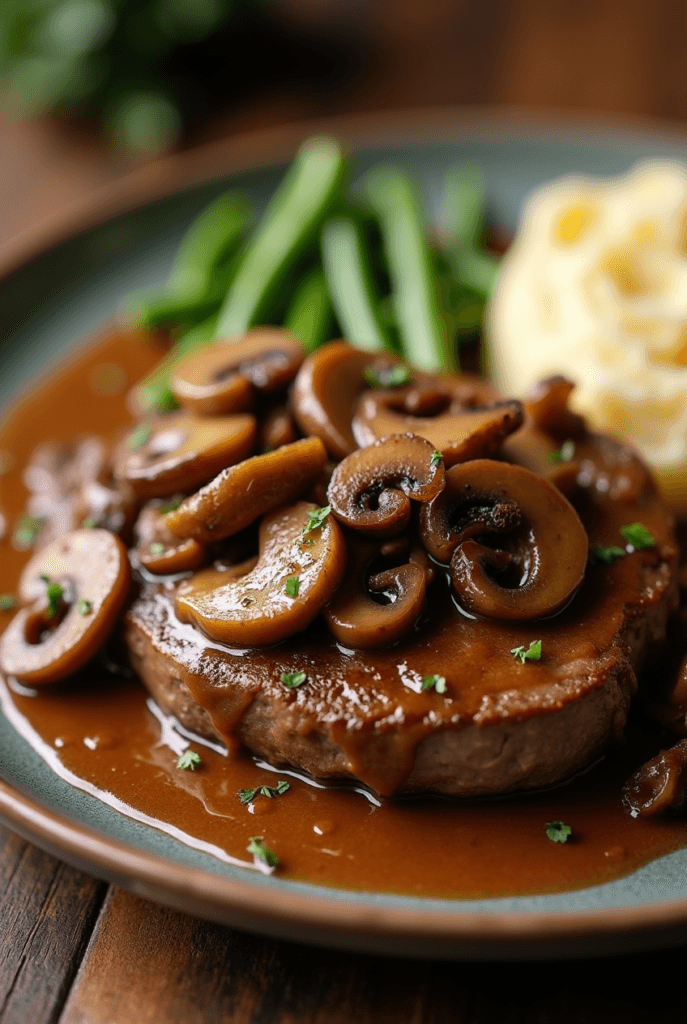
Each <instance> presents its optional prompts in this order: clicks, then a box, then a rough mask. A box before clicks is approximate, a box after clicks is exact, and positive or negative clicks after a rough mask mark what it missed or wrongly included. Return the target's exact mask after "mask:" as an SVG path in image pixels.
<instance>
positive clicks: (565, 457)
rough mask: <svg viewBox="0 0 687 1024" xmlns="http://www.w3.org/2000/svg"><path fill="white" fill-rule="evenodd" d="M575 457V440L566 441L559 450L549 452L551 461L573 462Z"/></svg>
mask: <svg viewBox="0 0 687 1024" xmlns="http://www.w3.org/2000/svg"><path fill="white" fill-rule="evenodd" d="M574 457H575V442H574V441H564V442H563V444H562V445H561V446H560V448H559V449H558V451H557V452H549V455H548V459H549V462H572V460H573V459H574Z"/></svg>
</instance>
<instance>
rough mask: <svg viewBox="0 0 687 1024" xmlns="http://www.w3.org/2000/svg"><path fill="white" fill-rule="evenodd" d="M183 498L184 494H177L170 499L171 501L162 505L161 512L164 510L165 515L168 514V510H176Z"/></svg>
mask: <svg viewBox="0 0 687 1024" xmlns="http://www.w3.org/2000/svg"><path fill="white" fill-rule="evenodd" d="M183 500H184V496H183V494H175V495H174V496H173V497H171V498H170V499H169V501H166V502H165V503H164V505H160V512H162V514H163V515H166V514H167V513H168V512H176V510H177V509H178V508H179V505H181V503H182V501H183Z"/></svg>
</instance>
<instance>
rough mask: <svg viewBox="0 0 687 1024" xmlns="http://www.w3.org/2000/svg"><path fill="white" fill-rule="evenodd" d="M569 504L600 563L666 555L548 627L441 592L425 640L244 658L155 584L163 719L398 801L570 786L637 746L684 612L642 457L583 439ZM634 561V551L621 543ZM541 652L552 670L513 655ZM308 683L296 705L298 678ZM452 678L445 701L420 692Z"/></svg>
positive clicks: (147, 663)
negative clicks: (633, 720)
mask: <svg viewBox="0 0 687 1024" xmlns="http://www.w3.org/2000/svg"><path fill="white" fill-rule="evenodd" d="M576 461H577V469H576V473H577V489H576V491H575V492H574V494H572V496H571V501H572V502H573V504H574V505H575V507H576V508H577V510H578V512H579V514H580V517H581V519H582V521H583V523H584V525H585V527H586V530H587V533H588V535H589V541H590V550H591V552H594V550H595V549H596V548H597V547H598V546H599V545H617V544H618V542H619V540H620V533H619V529H620V527H621V526H623V525H627V524H628V523H634V522H641V523H643V524H644V525H645V526H646V527H647V528H648V529H649V530H650V531H651V533H652V534H653V536H654V538H655V540H656V544H655V545H654V546H651V547H649V548H646V549H644V550H638V551H632V550H631V549H630V550H629V551H628V552H627V554H626V555H625V556H624V557H618V558H617V559H616V560H614V561H613V562H612V563H611V564H604V562H603V561H601V560H600V559H598V558H597V559H595V558H594V557H593V556H592V557H591V559H590V563H589V566H588V568H587V572H586V575H585V579H584V582H583V584H582V586H581V588H580V590H579V591H578V592H577V594H576V595H575V597H574V599H573V600H572V601H571V602H570V604H569V605H568V606H567V607H566V608H565V609H564V610H563V611H562V612H560V613H559V614H558V615H556V616H554V617H552V618H550V619H540V620H537V621H527V622H503V621H496V620H493V619H476V618H471V617H468V616H466V615H465V614H463V613H462V612H461V611H460V609H459V608H458V607H457V606H456V604H455V603H454V602H453V601H452V600H451V597H450V589H449V586H448V583H447V582H446V580H445V579H444V577H443V576H442V575H441V574H437V577H438V578H437V579H436V581H435V583H434V584H433V586H432V588H431V589H430V592H429V597H428V602H427V608H426V612H425V615H424V617H423V619H422V620H421V622H420V623H419V624H418V628H417V630H416V632H415V634H414V635H413V636H412V637H411V638H409V639H408V640H406V641H404V642H401V643H400V644H398V645H396V646H394V647H391V648H387V649H385V650H372V651H349V650H346V649H344V648H342V647H340V646H339V645H337V644H336V642H335V641H334V639H333V637H332V636H331V635H330V634H329V632H328V630H327V629H326V626H325V624H324V623H323V622H322V620H321V619H320V620H316V622H315V623H313V625H311V626H310V627H309V628H308V629H307V630H306V631H305V632H303V633H301V634H299V635H298V636H296V637H293V638H291V639H290V640H288V641H287V642H285V643H283V644H281V645H279V646H277V647H273V648H269V649H261V650H251V651H233V650H229V649H227V648H226V647H223V646H222V645H220V644H216V643H214V642H212V641H209V640H208V639H207V638H206V637H205V636H204V635H203V634H202V633H200V632H199V631H198V630H196V629H195V628H194V627H192V626H189V625H184V624H182V623H180V622H179V621H178V620H177V618H176V616H175V613H174V602H173V598H174V586H173V584H171V583H169V582H168V583H166V584H162V583H160V584H156V583H145V584H144V585H142V588H141V591H140V593H139V595H138V597H137V599H136V600H135V602H134V603H133V605H132V607H131V609H130V611H129V613H128V615H127V618H126V622H125V640H126V644H127V646H128V649H129V652H130V657H131V662H132V665H133V667H134V669H135V670H136V672H137V673H138V675H139V676H140V678H141V679H142V680H143V682H144V683H145V685H146V686H147V688H148V689H149V691H150V692H151V694H152V695H153V696H154V698H155V699H156V701H157V702H158V703H159V705H160V706H161V708H162V709H163V710H164V711H166V712H169V713H173V714H174V715H176V717H177V718H178V719H179V720H180V721H181V722H182V723H183V724H184V725H185V726H186V727H187V728H189V729H190V730H192V731H194V732H196V733H198V734H200V735H202V736H207V737H209V738H212V739H217V738H218V737H220V738H221V739H223V740H224V741H225V742H227V743H228V744H229V745H235V744H239V745H243V746H245V747H246V748H248V750H250V751H252V752H253V753H254V754H256V755H259V756H261V757H264V758H266V759H267V760H268V761H270V762H271V763H272V764H274V765H278V766H287V765H291V766H294V767H297V768H300V769H304V770H306V771H307V772H309V773H310V774H311V775H313V776H314V777H316V778H320V779H333V778H337V779H339V778H343V779H345V778H348V779H359V780H362V781H363V782H364V783H366V784H368V785H369V786H371V787H372V788H374V789H375V790H377V791H378V792H379V793H381V794H384V795H389V794H393V793H396V792H425V791H432V792H437V793H443V794H448V795H451V796H485V795H492V794H500V793H507V792H510V791H514V790H521V789H532V788H535V787H541V786H547V785H552V784H554V783H556V782H559V781H561V780H563V779H565V778H567V777H569V776H570V775H572V774H574V773H575V772H577V771H579V770H581V769H582V768H583V767H585V766H586V765H588V764H589V763H590V762H591V761H592V760H593V759H594V758H595V757H596V756H597V755H598V754H599V753H600V752H601V751H603V749H604V748H605V747H606V746H607V745H608V744H609V742H610V741H612V740H613V739H614V738H618V737H620V736H621V734H622V730H623V726H624V723H625V718H626V715H627V711H628V708H629V704H630V700H631V697H632V695H633V693H634V691H635V689H636V687H637V673H638V672H639V670H640V669H641V668H642V666H643V665H644V663H645V662H646V660H647V658H648V657H650V656H651V655H652V653H653V652H655V650H656V649H657V648H658V647H659V646H660V645H661V644H662V643H663V641H664V639H665V629H666V623H667V619H668V617H669V615H670V613H671V611H672V610H674V608H675V605H676V601H677V597H676V583H675V564H676V557H677V550H676V545H675V541H674V536H673V530H672V523H671V520H670V517H669V516H668V515H667V514H666V512H665V509H664V506H663V503H662V501H661V499H660V497H659V495H658V493H657V491H656V488H655V486H654V484H653V481H652V479H651V477H650V475H649V473H648V471H647V470H646V469H645V467H644V466H643V464H642V463H641V462H640V460H639V459H638V458H637V457H636V456H635V454H634V453H633V452H632V451H631V450H630V449H628V448H627V447H625V446H623V445H621V444H619V443H618V442H615V441H613V440H611V439H609V438H606V437H600V436H594V435H586V436H585V437H584V438H583V439H582V440H581V441H580V442H579V443H578V445H577V450H576ZM621 543H622V541H621ZM533 640H541V641H542V657H541V660H540V661H527V662H525V663H520V662H519V661H518V659H516V658H515V657H514V656H513V654H512V653H511V652H512V649H513V648H517V647H520V646H524V647H525V648H527V647H528V645H529V644H530V643H531V642H532V641H533ZM294 672H304V673H305V676H306V681H305V682H304V683H303V685H301V686H299V687H297V688H294V689H289V688H287V687H286V686H285V685H284V684H283V682H282V675H283V674H285V673H294ZM432 675H437V676H443V677H445V679H446V688H445V692H443V693H437V691H436V689H434V688H426V689H423V680H424V679H426V677H428V676H432Z"/></svg>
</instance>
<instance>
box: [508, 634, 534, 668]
mask: <svg viewBox="0 0 687 1024" xmlns="http://www.w3.org/2000/svg"><path fill="white" fill-rule="evenodd" d="M510 653H511V654H512V655H513V657H514V658H515V659H516V661H519V662H520V664H521V665H524V664H525V662H526V661H540V660H541V640H533V641H532V643H531V644H530V646H529V647H527V648H525V647H512V648H511V652H510Z"/></svg>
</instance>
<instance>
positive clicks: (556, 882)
mask: <svg viewBox="0 0 687 1024" xmlns="http://www.w3.org/2000/svg"><path fill="white" fill-rule="evenodd" d="M159 354H160V353H159V350H157V349H155V347H152V346H149V345H146V344H145V343H144V342H142V341H141V340H140V339H136V340H134V339H131V338H127V337H123V336H118V335H112V336H108V337H107V338H105V339H103V340H102V341H101V342H100V343H99V344H98V345H97V346H96V347H94V348H92V349H90V350H88V351H87V352H84V353H83V354H81V355H79V356H78V357H76V358H75V359H74V360H73V361H72V362H71V363H70V364H69V366H68V367H66V368H63V369H61V370H60V371H59V372H58V374H57V375H56V376H55V377H53V378H52V380H51V381H50V383H49V384H47V383H46V384H45V385H43V386H40V387H39V388H38V389H36V390H35V391H34V392H32V394H31V395H30V396H29V398H28V399H26V400H24V401H23V402H21V403H20V404H19V405H17V406H15V407H14V408H13V409H12V411H11V413H10V415H9V416H8V417H7V418H6V420H5V421H4V424H3V428H2V433H1V434H0V449H1V450H2V451H7V452H10V453H11V454H12V455H13V456H14V459H15V465H14V468H13V469H12V470H10V471H9V472H8V473H6V474H5V475H4V476H3V477H2V478H0V508H1V509H2V511H3V512H4V513H5V514H6V516H7V519H8V522H9V523H10V524H11V523H13V522H14V521H16V519H17V518H18V516H19V515H20V514H21V511H22V509H23V504H24V499H25V491H24V488H23V485H22V484H21V468H22V466H23V465H24V464H25V462H26V461H27V459H28V456H29V454H30V452H31V451H32V449H33V448H34V447H35V446H36V444H38V443H39V442H41V441H45V440H46V439H47V438H48V437H50V439H53V440H54V439H60V438H64V439H71V438H74V437H75V436H78V435H79V434H82V433H86V432H92V431H93V430H97V432H98V433H101V434H103V435H106V436H107V435H109V434H110V433H111V432H112V431H115V430H117V429H121V428H123V427H125V426H126V425H128V423H129V422H130V417H129V415H128V413H127V412H126V408H125V404H124V394H123V393H121V394H119V395H116V396H112V397H103V395H102V394H99V393H97V392H96V391H94V390H93V388H92V386H91V380H92V378H93V375H94V370H95V369H96V368H97V367H98V366H100V365H102V364H106V363H115V364H118V365H120V366H123V367H124V368H125V369H126V371H127V375H128V378H129V383H133V382H134V381H135V380H136V379H138V378H140V377H141V376H143V375H144V374H145V373H146V371H147V370H148V369H149V368H150V367H151V366H152V365H153V364H154V363H155V362H156V361H157V359H158V358H159ZM67 395H78V396H79V400H78V402H77V401H74V400H70V399H69V398H68V397H66V396H67ZM647 525H648V526H649V527H652V526H654V524H652V523H650V522H648V523H647ZM656 525H658V524H656ZM590 539H591V541H592V543H595V542H596V543H598V542H599V541H600V540H601V539H602V538H601V537H600V538H599V539H598V540H597V539H596V538H593V537H592V538H590ZM26 558H27V555H26V554H25V553H19V552H16V551H15V550H14V549H13V548H12V546H11V544H10V543H9V541H8V539H7V538H5V539H4V540H3V541H2V561H1V563H0V564H1V565H2V569H1V578H0V591H2V592H9V591H12V592H13V591H15V589H16V582H17V577H18V574H19V572H20V570H21V567H22V565H23V564H24V562H25V561H26ZM638 561H639V559H638V558H636V559H634V560H633V559H627V560H626V567H623V569H622V572H623V573H632V572H634V571H636V569H633V568H632V565H633V564H634V565H636V564H637V563H638ZM599 571H601V572H603V571H605V570H599ZM619 582H620V581H619ZM587 591H588V592H587V598H588V599H589V600H591V599H592V588H591V587H588V588H587ZM599 592H600V590H599V588H597V591H595V597H596V599H597V600H600V599H601V598H600V597H599V596H598V595H599ZM3 618H6V619H9V616H3ZM595 619H596V617H595ZM597 621H598V620H597ZM445 628H446V626H445V623H443V622H442V619H441V618H440V619H439V620H438V621H437V622H436V623H435V624H434V626H433V632H434V633H435V636H436V637H437V638H438V636H439V635H440V634H441V633H442V632H443V631H444V629H445ZM515 632H517V634H518V636H517V638H516V640H517V642H525V643H527V642H528V640H529V639H530V637H529V632H531V627H528V629H527V630H523V629H522V628H519V629H517V630H515ZM535 632H538V633H539V632H541V627H539V629H538V630H537V628H536V627H535ZM523 638H524V639H523ZM552 641H553V637H552ZM586 642H590V640H589V636H587V637H586V638H585V637H582V636H581V638H580V643H586ZM485 644H486V645H487V647H488V646H489V638H488V636H487V637H485ZM509 646H510V645H509ZM431 648H434V649H435V645H434V644H433V643H432V644H431ZM429 649H430V648H429V646H428V650H429ZM550 650H551V652H552V654H554V658H555V647H554V646H553V644H552V646H551V648H550ZM284 653H285V652H284V650H283V649H281V650H280V653H278V654H276V655H275V658H274V659H271V657H270V655H269V654H262V655H260V658H259V659H258V660H260V661H261V663H262V662H265V664H267V663H268V662H270V661H274V664H271V665H270V668H271V670H272V671H274V669H275V668H278V663H279V658H282V657H283V656H284ZM375 657H376V658H378V659H380V660H382V661H384V660H385V659H386V660H388V659H389V657H390V654H389V652H386V653H384V652H382V653H379V654H377V655H375ZM394 658H396V660H397V655H396V654H394ZM528 667H529V666H528ZM532 667H534V668H535V670H536V669H539V668H542V667H543V666H532ZM265 671H266V669H265ZM427 671H440V669H437V667H436V660H435V661H434V662H433V663H432V665H430V664H429V662H428V666H427ZM258 674H259V673H258ZM494 678H495V679H496V676H494ZM146 696H147V695H146V693H145V691H144V690H143V688H142V687H141V686H140V685H139V684H138V683H137V682H135V681H126V680H123V679H122V680H117V679H113V678H112V677H111V676H109V675H108V674H107V673H106V672H105V671H104V670H103V669H102V668H101V667H100V666H99V665H98V664H97V663H96V664H94V665H93V666H92V667H90V668H89V669H88V671H87V672H85V673H84V678H83V679H81V680H79V681H78V683H77V684H75V685H74V686H72V687H71V688H63V689H61V690H59V691H58V690H55V691H47V690H46V691H45V692H42V693H40V694H39V695H37V696H30V695H24V694H19V693H14V692H10V691H9V690H7V689H3V706H4V708H5V712H6V713H7V714H8V715H9V717H10V718H11V719H12V721H13V722H14V724H15V726H16V727H17V728H18V729H19V730H20V731H21V732H22V733H23V734H24V735H25V736H26V737H27V738H28V739H29V741H30V742H32V743H33V745H34V746H35V747H36V748H37V749H38V750H39V752H40V753H41V754H42V756H46V757H48V759H49V760H50V761H51V763H53V766H54V767H55V769H56V770H58V771H59V772H61V773H62V774H65V775H66V776H67V777H69V778H70V780H71V781H73V780H74V777H75V778H76V779H78V780H82V784H83V785H84V788H88V789H91V790H92V789H93V788H95V789H96V790H97V791H98V792H99V793H100V795H101V798H102V799H104V800H105V801H107V802H110V803H113V804H115V806H119V807H120V808H122V807H128V808H131V812H130V813H132V815H133V816H134V817H138V818H139V819H141V820H146V821H148V822H149V823H151V824H155V825H156V826H157V827H159V828H161V829H163V830H166V831H169V832H171V833H172V834H176V835H177V836H180V837H181V838H182V841H186V842H188V843H189V844H190V845H192V846H195V847H197V848H200V849H203V848H205V849H210V850H211V852H214V854H215V855H216V856H218V857H219V858H220V859H224V860H228V861H230V862H234V863H236V862H239V863H245V864H246V866H247V867H251V866H252V863H251V858H250V856H249V855H248V854H247V853H246V847H247V845H248V841H249V838H250V837H251V836H254V835H261V836H263V837H264V839H265V842H266V844H267V845H268V846H269V847H270V848H271V849H273V850H274V851H275V852H276V853H277V854H278V856H279V858H280V862H281V863H280V868H279V871H280V873H281V874H283V876H285V877H289V878H295V879H299V880H302V881H315V882H319V883H323V884H328V885H335V886H345V887H352V888H357V889H364V890H382V891H393V892H406V893H416V894H424V895H428V896H430V895H431V896H455V897H464V898H465V897H480V896H499V895H508V894H528V893H545V892H553V891H560V890H566V889H574V888H579V887H583V886H587V885H591V884H596V883H599V882H602V881H606V880H610V879H612V878H616V877H619V876H621V875H624V874H626V873H628V872H630V871H632V870H634V869H636V868H637V867H638V866H639V865H641V864H643V863H646V862H647V861H649V860H651V859H653V858H655V857H657V856H660V855H661V854H664V853H667V852H670V851H671V850H674V849H677V848H679V847H681V846H683V845H684V844H685V842H686V841H687V825H686V824H685V823H683V821H681V820H680V819H679V818H678V819H672V820H665V821H658V820H646V821H637V820H633V819H631V818H630V817H629V815H627V814H626V812H625V811H624V810H623V809H622V806H621V802H620V789H621V787H622V784H623V782H624V781H625V779H626V778H627V777H628V775H629V774H631V772H632V771H633V770H634V768H635V767H636V766H637V765H639V764H640V763H641V762H642V761H643V760H645V759H646V758H647V757H648V756H650V755H651V754H653V753H655V751H656V750H657V749H658V741H657V740H655V739H652V737H647V736H642V735H639V734H638V735H637V736H632V737H631V742H630V743H628V744H627V745H626V746H625V747H624V748H623V750H622V753H621V754H618V755H612V756H609V757H608V758H607V760H606V761H604V762H603V763H601V764H599V765H597V766H596V767H595V768H594V769H592V770H591V771H589V772H588V773H587V774H586V775H584V776H582V777H580V778H578V779H577V780H575V781H574V782H572V783H570V784H568V785H567V786H564V787H559V788H557V789H555V790H550V791H548V792H545V793H537V794H534V795H529V796H525V797H512V798H506V799H501V800H491V801H481V802H478V801H475V802H467V801H463V802H451V801H448V800H442V799H438V798H436V799H413V800H410V799H398V800H384V801H382V802H381V806H375V805H374V803H371V802H370V801H369V800H368V799H366V798H365V796H364V795H361V793H358V792H355V791H353V790H351V789H347V788H318V787H315V786H313V785H312V784H310V783H308V782H306V781H303V780H300V779H297V778H293V777H291V776H289V775H288V773H284V772H275V771H274V770H269V771H268V770H267V769H264V768H260V767H258V766H257V765H256V764H255V763H254V762H253V761H252V760H251V759H250V758H248V757H245V756H235V757H227V756H225V755H223V754H222V753H219V752H217V751H214V750H211V749H208V748H206V747H204V746H203V745H201V744H200V743H197V742H193V743H192V744H191V748H192V749H193V750H195V751H197V752H198V753H199V754H200V755H201V758H202V764H201V766H200V767H199V768H198V769H197V771H195V772H192V771H183V770H180V769H179V768H177V767H176V762H177V758H178V756H179V752H178V749H177V751H176V752H175V751H174V750H173V749H172V748H171V747H170V745H169V744H168V743H167V742H163V738H162V737H161V725H160V722H159V721H158V719H157V718H156V717H155V716H154V715H153V714H152V713H151V711H150V710H148V708H147V707H146ZM416 698H417V703H418V706H419V704H422V706H423V709H424V706H425V704H426V703H427V702H429V701H432V700H433V699H437V695H435V694H432V693H424V694H415V695H413V694H412V691H411V694H410V695H409V699H411V700H412V701H415V700H416ZM294 699H298V698H297V695H295V696H294ZM470 699H471V698H470V692H469V689H464V690H463V691H462V695H461V701H464V702H465V707H464V708H462V710H463V711H465V710H467V709H468V706H469V704H470ZM629 731H630V733H631V734H632V729H630V730H629ZM172 746H175V743H174V742H172ZM287 778H288V779H289V782H290V789H289V791H288V792H286V793H285V794H283V795H282V796H278V797H276V798H274V799H271V800H270V799H268V798H266V797H264V796H258V797H256V799H255V800H254V801H253V802H252V804H250V805H248V806H243V805H242V804H241V803H240V802H239V799H238V796H237V791H238V790H239V789H241V788H247V787H253V786H256V785H262V784H265V785H274V784H275V782H276V781H277V780H278V779H287ZM77 784H78V783H77ZM557 820H562V821H564V822H566V823H567V824H569V825H570V826H571V827H572V830H573V833H572V837H571V839H569V840H568V842H567V843H565V844H556V843H553V842H551V841H550V840H549V839H548V838H547V836H546V833H545V824H546V822H549V821H557Z"/></svg>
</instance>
